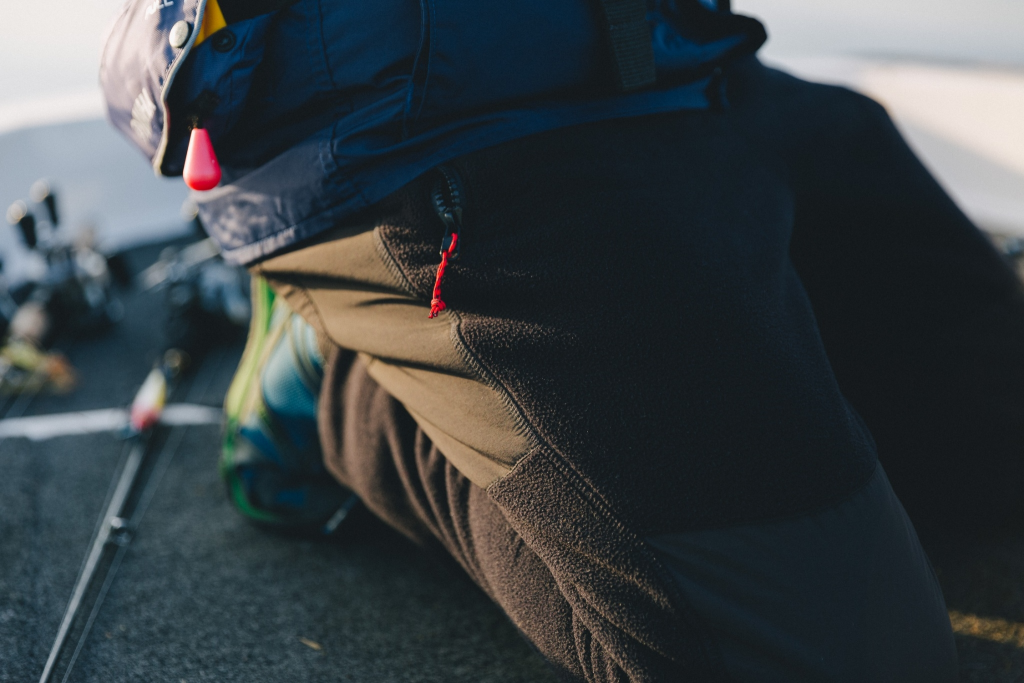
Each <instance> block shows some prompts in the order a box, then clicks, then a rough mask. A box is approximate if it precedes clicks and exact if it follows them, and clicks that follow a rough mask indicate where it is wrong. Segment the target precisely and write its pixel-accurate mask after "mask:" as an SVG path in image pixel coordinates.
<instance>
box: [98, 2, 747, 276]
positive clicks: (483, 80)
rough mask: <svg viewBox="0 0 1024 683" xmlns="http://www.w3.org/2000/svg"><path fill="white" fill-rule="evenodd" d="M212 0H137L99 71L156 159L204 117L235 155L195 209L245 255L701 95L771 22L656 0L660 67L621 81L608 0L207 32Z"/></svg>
mask: <svg viewBox="0 0 1024 683" xmlns="http://www.w3.org/2000/svg"><path fill="white" fill-rule="evenodd" d="M249 1H250V2H251V1H253V0H249ZM281 4H283V3H281ZM205 6H206V0H128V2H127V3H126V5H125V6H124V9H123V10H122V13H121V15H120V16H119V17H118V19H117V21H116V23H115V25H114V28H113V29H112V32H111V34H110V36H109V38H108V40H107V43H106V47H105V48H104V52H103V57H102V66H101V74H100V79H101V83H102V86H103V89H104V92H105V95H106V98H107V104H108V114H109V117H110V120H111V122H112V123H113V124H114V125H115V126H116V127H117V128H118V129H120V130H121V131H122V132H123V133H124V134H125V135H126V136H128V138H129V139H130V140H131V141H132V142H134V143H135V144H136V145H137V146H138V147H139V148H140V149H142V151H143V152H144V153H145V154H146V156H147V157H149V158H150V159H151V160H152V163H153V168H154V169H155V170H156V172H157V173H158V174H161V175H179V174H180V173H181V169H182V165H183V163H184V157H185V151H186V145H187V140H188V132H189V130H190V127H191V126H192V125H195V123H197V122H198V123H199V125H202V126H204V127H205V128H207V129H208V130H209V132H210V136H211V138H212V140H213V142H214V146H215V148H216V150H217V153H218V156H219V158H220V161H221V165H222V167H223V168H224V171H225V173H224V179H223V181H222V183H221V185H220V186H219V187H217V188H215V189H213V190H211V191H209V192H204V193H198V197H197V199H198V201H199V205H200V215H201V217H202V218H203V221H204V223H205V225H206V227H207V229H208V230H209V231H210V234H211V235H212V236H213V237H214V238H215V239H216V240H217V241H218V242H219V243H220V245H221V247H222V249H223V252H224V256H225V258H227V259H228V260H229V261H232V262H235V263H251V262H253V261H255V260H257V259H259V258H262V257H265V256H268V255H270V254H273V253H275V252H277V251H279V250H281V249H283V248H285V247H288V246H290V245H292V244H294V243H295V242H297V241H299V240H302V239H305V238H307V237H310V236H312V235H314V234H316V233H318V232H320V231H322V230H325V229H328V228H330V227H332V226H334V225H337V224H338V222H339V221H341V220H344V219H345V218H346V217H348V216H351V215H352V214H354V213H355V212H357V211H359V210H361V209H363V208H365V207H367V206H369V205H371V204H374V203H375V202H377V201H379V200H381V199H382V198H384V197H385V196H387V195H388V194H390V193H391V192H394V191H395V190H397V189H398V188H400V187H401V186H403V185H405V184H406V183H408V182H409V181H410V180H412V179H413V178H415V177H416V176H418V175H420V174H422V173H423V172H425V171H427V170H429V169H430V168H432V167H434V166H436V165H438V164H440V163H443V162H445V161H447V160H449V159H451V158H453V157H456V156H459V155H461V154H466V153H468V152H472V151H474V150H477V149H481V148H483V147H486V146H490V145H493V144H497V143H499V142H503V141H506V140H511V139H515V138H517V137H521V136H524V135H529V134H532V133H537V132H541V131H544V130H550V129H553V128H557V127H561V126H567V125H573V124H578V123H584V122H588V121H595V120H600V119H607V118H614V117H624V116H637V115H643V114H650V113H656V112H663V111H671V110H678V109H688V108H690V109H693V108H705V107H707V106H709V94H708V91H709V85H710V84H712V82H713V81H715V77H714V73H715V69H716V67H718V66H720V65H721V64H722V63H724V62H726V61H728V60H731V59H735V58H738V57H740V56H743V55H747V54H750V53H752V52H753V51H755V50H756V49H757V48H758V47H759V46H760V45H761V43H762V42H763V41H764V38H765V36H764V31H763V28H762V27H761V25H760V24H759V23H758V22H756V21H754V20H752V19H749V18H746V17H739V16H736V15H732V14H729V13H727V12H716V11H714V10H712V9H709V8H708V7H705V6H704V5H703V4H701V2H700V1H699V0H649V1H648V22H649V24H650V26H651V30H652V39H653V42H654V55H655V64H656V67H657V75H658V82H657V85H655V86H654V87H652V88H649V89H646V90H643V91H640V92H634V93H630V94H619V93H617V92H616V91H615V89H614V87H613V86H612V83H611V78H610V77H609V71H610V68H609V66H608V54H607V49H606V48H605V46H604V43H603V41H602V36H603V33H602V31H603V24H602V23H601V22H602V19H601V15H600V12H599V8H598V3H597V2H596V0H520V1H519V2H517V3H500V2H480V1H479V0H373V1H372V2H340V1H335V2H330V1H329V0H298V1H297V2H294V3H293V4H290V5H289V6H286V7H285V8H284V9H280V10H276V11H273V12H269V13H265V14H260V15H258V16H255V17H251V18H245V19H242V20H240V21H235V22H234V23H230V24H229V25H228V26H227V28H225V29H222V31H221V33H220V35H219V36H217V35H215V38H218V39H214V38H210V39H207V40H205V41H204V42H202V43H201V44H200V45H199V46H198V47H194V44H195V39H196V34H197V33H198V32H197V31H195V30H193V29H194V27H196V26H200V25H201V24H202V17H203V13H204V10H205ZM229 20H230V18H229ZM181 22H185V23H184V24H182V23H181ZM176 25H177V26H176Z"/></svg>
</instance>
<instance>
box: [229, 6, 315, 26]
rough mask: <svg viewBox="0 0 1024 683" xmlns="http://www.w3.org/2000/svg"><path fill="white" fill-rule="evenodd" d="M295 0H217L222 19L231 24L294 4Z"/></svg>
mask: <svg viewBox="0 0 1024 683" xmlns="http://www.w3.org/2000/svg"><path fill="white" fill-rule="evenodd" d="M295 2H296V0H217V4H218V5H220V11H221V14H223V15H224V21H225V23H228V24H233V23H235V22H236V21H245V20H246V19H252V18H253V17H258V16H259V15H261V14H269V13H270V12H276V11H278V10H282V9H284V8H285V7H289V6H290V5H294V4H295Z"/></svg>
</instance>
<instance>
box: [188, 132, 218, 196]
mask: <svg viewBox="0 0 1024 683" xmlns="http://www.w3.org/2000/svg"><path fill="white" fill-rule="evenodd" d="M181 176H182V178H184V179H185V184H186V185H188V186H189V187H190V188H192V189H193V190H200V191H202V190H212V189H213V188H215V187H217V183H219V182H220V163H219V162H218V161H217V155H216V154H215V153H214V151H213V143H212V142H210V134H209V133H207V132H206V129H205V128H193V129H192V135H191V137H190V138H189V140H188V153H186V154H185V168H184V169H183V170H182V173H181Z"/></svg>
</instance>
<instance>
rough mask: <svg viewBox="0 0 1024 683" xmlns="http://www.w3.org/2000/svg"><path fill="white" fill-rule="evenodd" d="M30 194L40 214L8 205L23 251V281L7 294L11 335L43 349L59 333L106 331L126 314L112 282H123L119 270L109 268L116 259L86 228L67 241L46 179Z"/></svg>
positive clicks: (20, 205)
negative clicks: (102, 249)
mask: <svg viewBox="0 0 1024 683" xmlns="http://www.w3.org/2000/svg"><path fill="white" fill-rule="evenodd" d="M29 196H30V199H31V201H32V202H33V204H34V205H35V207H36V208H37V211H39V210H41V214H42V217H41V218H37V216H36V213H33V211H31V210H30V207H29V204H27V203H26V202H25V201H23V200H18V201H16V202H14V203H13V204H11V206H10V207H9V208H8V209H7V221H8V223H10V224H11V225H12V226H14V227H15V228H17V230H18V232H19V235H20V237H21V241H22V244H23V245H24V247H25V249H26V253H25V254H24V255H23V257H22V259H23V261H24V263H23V264H21V265H22V268H21V269H20V270H21V272H20V273H19V275H20V276H21V279H22V282H20V283H19V284H18V286H16V287H15V288H13V289H12V290H11V291H10V293H9V294H10V299H11V301H13V303H15V304H16V306H17V308H16V310H15V312H14V313H13V315H12V316H11V317H10V318H9V319H8V322H9V327H8V332H9V334H10V336H11V337H12V338H14V339H18V340H22V341H26V342H30V343H32V344H34V345H36V346H37V347H40V348H45V347H48V346H50V345H51V344H52V343H53V341H54V339H55V338H56V337H58V336H60V335H70V336H76V337H77V336H83V335H92V334H96V333H99V332H102V331H104V330H106V329H107V328H109V327H110V326H111V325H113V324H115V323H117V322H118V321H119V320H120V319H121V318H122V317H123V315H124V307H123V305H122V304H121V302H120V300H119V299H118V298H117V297H116V296H115V295H114V293H113V287H114V285H115V284H124V277H123V274H121V273H120V270H122V269H120V268H112V267H111V264H112V261H116V260H117V259H116V257H107V256H105V255H104V254H102V253H101V252H99V251H98V250H97V248H96V244H95V241H96V239H95V234H94V233H93V232H92V231H91V230H89V229H85V230H82V231H80V232H79V233H78V234H77V235H75V236H74V239H70V240H69V239H66V236H65V235H64V234H62V232H61V230H60V218H59V214H58V204H57V197H56V195H55V193H54V192H53V190H52V188H51V187H50V185H49V184H48V183H47V182H46V181H43V180H40V181H38V182H36V183H35V184H34V185H32V188H31V190H30V192H29ZM0 298H3V297H2V295H0ZM0 314H3V310H2V306H0Z"/></svg>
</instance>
